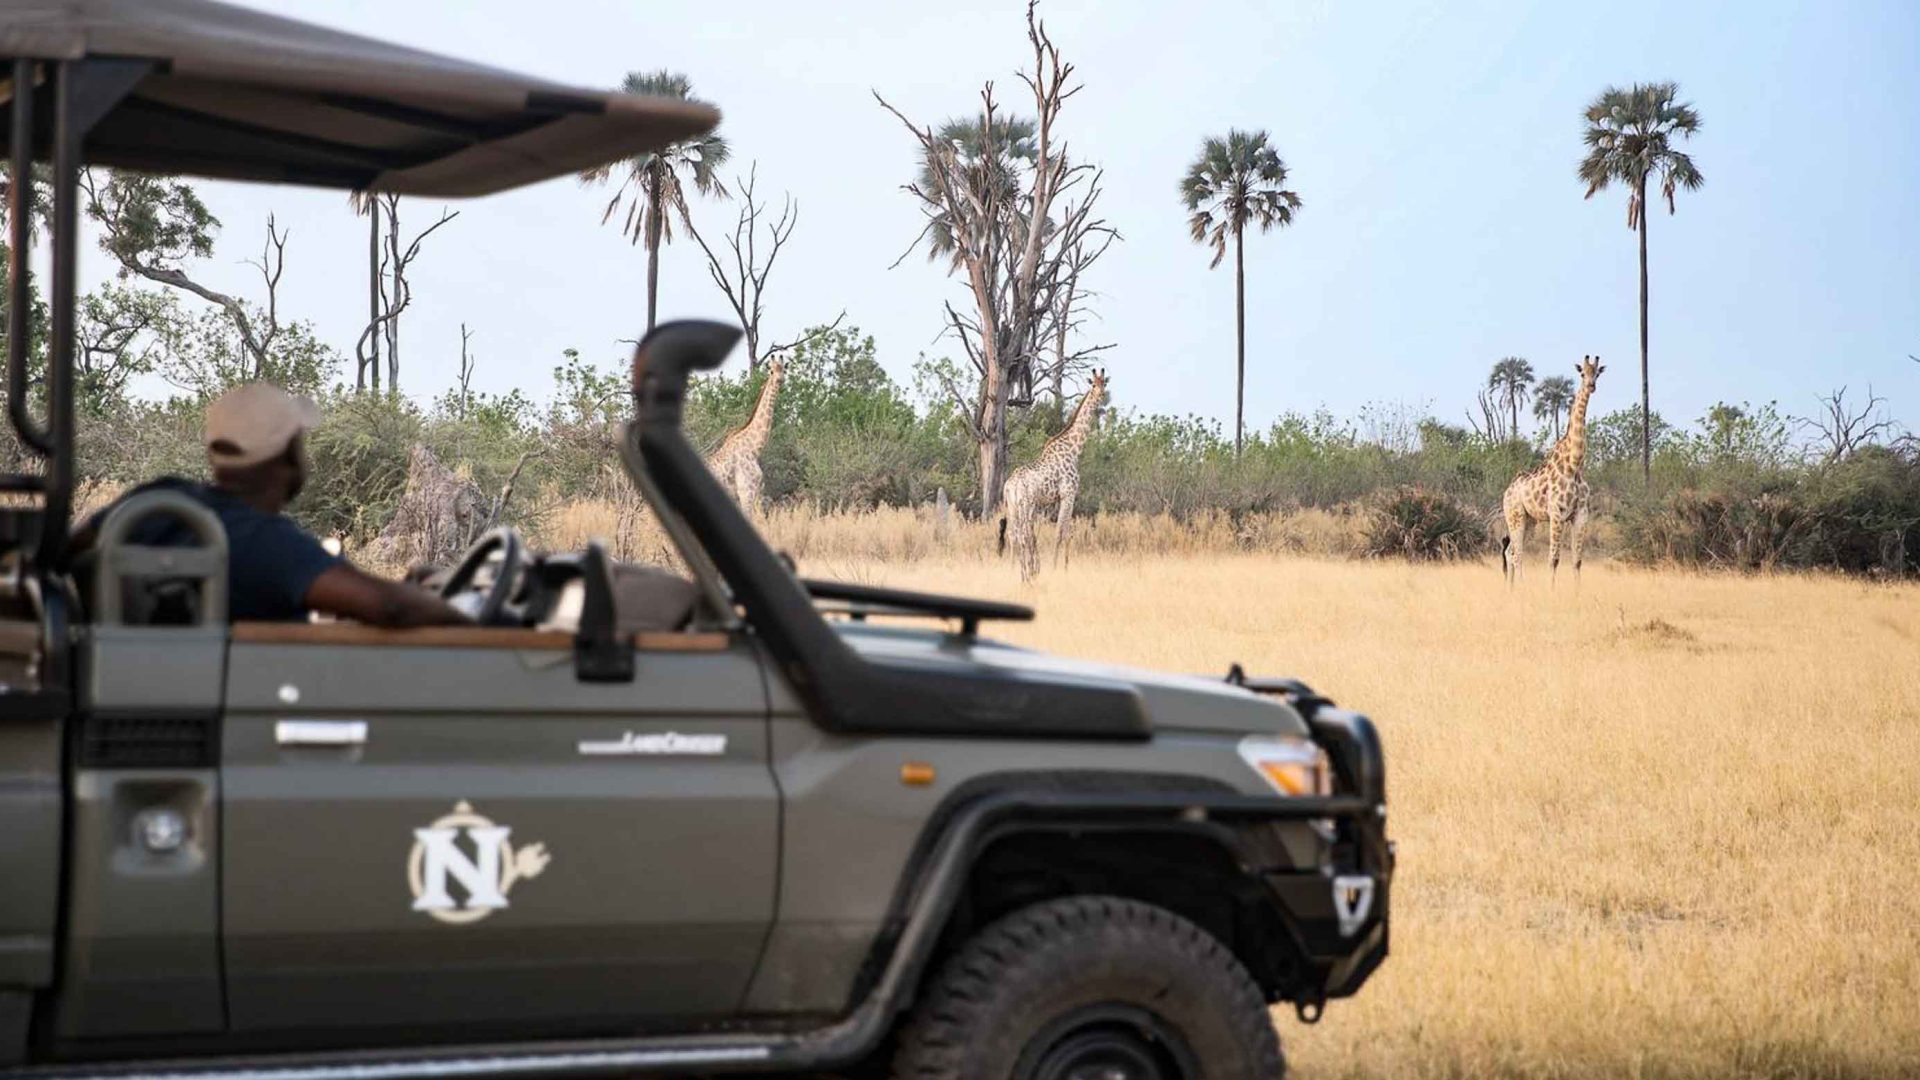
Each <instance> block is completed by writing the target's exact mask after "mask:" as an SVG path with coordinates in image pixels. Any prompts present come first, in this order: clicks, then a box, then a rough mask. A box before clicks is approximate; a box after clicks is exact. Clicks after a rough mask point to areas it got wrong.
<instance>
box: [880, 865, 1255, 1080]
mask: <svg viewBox="0 0 1920 1080" xmlns="http://www.w3.org/2000/svg"><path fill="white" fill-rule="evenodd" d="M898 1046H899V1048H898V1051H897V1052H896V1054H895V1056H894V1060H893V1077H894V1080H1082V1078H1086V1077H1093V1078H1099V1080H1119V1078H1122V1077H1124V1078H1125V1080H1274V1078H1275V1077H1279V1076H1282V1075H1283V1074H1284V1073H1285V1071H1286V1063H1285V1060H1284V1059H1283V1058H1282V1057H1281V1054H1280V1038H1279V1035H1278V1034H1277V1033H1276V1032H1275V1031H1274V1027H1273V1021H1272V1018H1271V1017H1269V1016H1268V1015H1267V1003H1266V999H1265V998H1264V997H1263V996H1262V995H1261V993H1260V988H1259V987H1258V986H1256V985H1255V984H1254V981H1253V979H1252V977H1251V976H1249V975H1248V974H1247V970H1246V968H1244V967H1242V966H1241V964H1240V962H1239V960H1237V959H1235V958H1234V956H1233V954H1232V953H1230V952H1228V951H1227V949H1226V947H1225V946H1224V945H1222V944H1221V943H1220V942H1219V941H1218V940H1216V939H1215V938H1214V937H1213V936H1212V935H1211V934H1208V933H1207V932H1206V931H1204V930H1202V929H1200V928H1199V927H1198V926H1195V925H1194V924H1192V923H1190V922H1188V921H1187V920H1185V919H1183V918H1181V917H1180V916H1178V915H1175V914H1173V913H1172V912H1170V911H1167V910H1165V909H1162V908H1157V907H1154V906H1152V905H1150V904H1142V903H1139V902H1137V901H1133V900H1122V899H1119V898H1117V897H1111V896H1074V897H1068V898H1066V899H1063V900H1052V901H1048V902H1046V903H1042V904H1035V905H1034V906H1032V907H1029V908H1023V909H1022V910H1020V911H1016V912H1014V913H1013V914H1012V915H1009V916H1007V917H1006V918H1004V919H1001V920H1000V921H999V922H996V923H994V924H993V925H992V926H989V927H987V928H986V929H984V930H982V931H980V932H979V933H978V934H976V935H975V936H974V937H973V939H972V940H971V941H969V942H967V943H966V945H964V946H963V947H962V948H961V949H960V951H959V952H958V953H957V954H955V955H954V956H953V958H952V959H950V960H948V961H947V963H946V965H945V966H944V967H943V968H942V969H941V971H940V972H939V974H937V975H936V976H934V977H933V978H932V979H931V980H930V981H929V982H928V984H927V987H926V988H925V991H924V992H923V994H922V996H921V999H920V1001H919V1003H918V1004H917V1005H916V1006H915V1008H914V1011H913V1013H912V1015H911V1016H910V1017H908V1019H907V1021H906V1024H905V1026H904V1027H903V1028H902V1029H901V1031H900V1036H899V1044H898Z"/></svg>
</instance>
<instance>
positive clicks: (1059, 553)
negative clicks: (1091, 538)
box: [1053, 488, 1079, 567]
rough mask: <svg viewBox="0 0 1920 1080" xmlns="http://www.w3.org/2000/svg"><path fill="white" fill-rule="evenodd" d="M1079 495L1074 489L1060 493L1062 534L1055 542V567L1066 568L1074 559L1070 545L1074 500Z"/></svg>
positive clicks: (1071, 540) (1059, 515)
mask: <svg viewBox="0 0 1920 1080" xmlns="http://www.w3.org/2000/svg"><path fill="white" fill-rule="evenodd" d="M1078 494H1079V492H1077V491H1075V490H1074V489H1072V488H1067V489H1066V490H1064V491H1062V492H1061V493H1060V512H1059V514H1058V515H1057V516H1058V518H1059V524H1060V532H1059V534H1058V536H1056V537H1055V539H1054V542H1053V565H1055V566H1057V567H1064V566H1066V565H1067V563H1068V562H1069V561H1070V560H1071V559H1072V556H1071V554H1070V553H1069V552H1068V550H1067V549H1068V545H1069V544H1071V543H1072V542H1073V500H1074V498H1075V497H1076V496H1077V495H1078Z"/></svg>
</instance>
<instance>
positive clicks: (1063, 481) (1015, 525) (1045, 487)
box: [1000, 369, 1107, 581]
mask: <svg viewBox="0 0 1920 1080" xmlns="http://www.w3.org/2000/svg"><path fill="white" fill-rule="evenodd" d="M1106 398H1107V373H1106V370H1105V369H1100V370H1097V371H1095V372H1094V373H1093V382H1092V384H1090V385H1089V386H1088V387H1087V392H1086V395H1085V396H1084V397H1082V398H1081V399H1080V404H1079V405H1076V406H1074V410H1073V419H1072V420H1069V421H1068V422H1067V426H1066V429H1065V430H1063V431H1061V432H1060V433H1059V434H1058V435H1055V436H1054V437H1053V438H1051V439H1048V440H1047V445H1046V446H1044V447H1042V448H1041V449H1040V456H1039V457H1037V458H1035V459H1034V460H1033V461H1032V462H1030V463H1028V464H1026V465H1022V466H1021V467H1020V468H1018V469H1015V470H1013V473H1012V474H1011V475H1009V476H1008V477H1007V482H1006V486H1005V487H1003V488H1001V489H1000V490H1001V496H1000V498H1001V510H1000V552H1001V553H1002V554H1005V552H1006V550H1007V541H1008V539H1009V534H1011V539H1012V541H1013V550H1014V557H1015V558H1016V559H1017V560H1019V563H1020V580H1022V581H1028V580H1031V579H1032V578H1033V576H1034V575H1035V574H1037V573H1039V572H1040V552H1039V540H1038V537H1036V536H1035V525H1036V523H1037V519H1038V517H1039V514H1040V512H1041V511H1042V510H1043V509H1045V508H1046V507H1048V506H1057V507H1058V517H1059V522H1060V533H1059V536H1058V538H1057V539H1056V540H1055V541H1054V546H1053V561H1054V563H1055V565H1059V564H1060V563H1061V562H1062V561H1063V560H1065V559H1067V558H1068V553H1067V546H1068V543H1069V542H1070V541H1071V540H1072V538H1073V500H1074V499H1075V498H1076V497H1078V496H1079V494H1080V450H1081V448H1082V447H1084V446H1086V444H1087V435H1088V434H1089V433H1091V432H1092V430H1093V422H1094V421H1095V420H1096V419H1098V418H1099V414H1100V408H1101V406H1102V405H1103V404H1104V403H1105V402H1106Z"/></svg>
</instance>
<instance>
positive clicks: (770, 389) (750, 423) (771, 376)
mask: <svg viewBox="0 0 1920 1080" xmlns="http://www.w3.org/2000/svg"><path fill="white" fill-rule="evenodd" d="M781 375H782V372H781V369H780V368H779V367H774V368H771V369H769V370H768V371H767V381H766V382H765V383H762V384H761V386H760V397H759V400H757V401H755V402H754V403H753V415H752V416H751V417H748V418H747V423H746V426H745V427H743V428H741V429H740V440H741V441H742V442H743V443H745V444H747V445H749V446H752V447H753V448H754V449H755V450H756V451H758V450H759V449H760V448H761V447H764V446H765V445H766V444H767V436H768V435H769V434H770V433H771V432H772V431H773V403H774V399H775V398H777V397H778V396H779V394H780V377H781Z"/></svg>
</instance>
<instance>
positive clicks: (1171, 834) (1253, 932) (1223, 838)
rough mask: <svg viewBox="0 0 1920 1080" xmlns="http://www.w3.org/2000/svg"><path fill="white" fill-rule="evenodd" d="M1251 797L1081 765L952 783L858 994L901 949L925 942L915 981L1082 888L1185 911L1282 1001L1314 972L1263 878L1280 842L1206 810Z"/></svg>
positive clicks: (1187, 778) (1207, 783)
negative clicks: (926, 931) (998, 926)
mask: <svg viewBox="0 0 1920 1080" xmlns="http://www.w3.org/2000/svg"><path fill="white" fill-rule="evenodd" d="M1256 800H1259V797H1249V796H1246V795H1244V794H1242V793H1240V792H1238V791H1236V790H1235V789H1233V788H1232V787H1230V786H1229V785H1227V784H1225V783H1223V782H1222V781H1220V780H1218V779H1213V778H1209V777H1206V776H1194V775H1181V774H1166V773H1137V772H1125V771H1095V770H1085V771H1071V772H1066V771H1060V772H1014V773H1000V774H992V775H987V776H980V777H975V778H973V779H972V780H970V781H968V782H967V783H965V784H963V785H961V786H960V787H958V788H956V789H955V790H954V791H953V792H952V793H950V794H949V795H948V796H947V797H946V798H945V799H944V800H943V801H942V803H941V805H940V807H939V808H938V809H937V810H936V811H935V813H934V814H933V815H932V816H930V817H929V819H928V821H927V824H926V826H925V828H923V830H922V832H921V836H920V839H919V841H918V843H917V845H916V847H915V850H914V853H913V855H912V857H911V858H910V859H909V860H908V863H907V865H906V868H905V869H904V871H903V872H902V877H901V882H900V885H899V887H898V889H897V891H896V895H895V897H894V900H893V903H892V907H891V909H890V915H889V918H888V922H887V931H886V933H884V934H883V935H882V937H881V939H880V940H879V941H878V942H876V944H875V947H874V949H873V950H872V952H871V954H870V955H869V958H868V961H867V964H866V965H865V967H864V970H863V972H862V976H861V978H859V979H858V980H857V981H856V986H855V994H854V1000H855V1001H860V1000H862V999H865V998H867V997H868V996H869V994H870V993H871V992H872V991H873V990H874V989H876V985H877V984H878V983H880V982H884V981H885V980H883V979H882V978H881V976H882V973H883V972H884V971H885V970H886V969H887V968H888V967H890V966H892V964H893V962H894V961H895V960H897V959H901V958H900V957H898V956H897V955H896V954H897V953H898V951H899V950H901V949H909V950H912V951H913V952H915V953H917V954H918V955H913V956H909V957H906V958H905V959H907V960H908V961H909V962H910V963H911V965H912V967H913V968H914V969H915V972H914V976H913V979H912V981H913V982H914V983H917V982H919V981H920V980H922V979H924V978H925V977H926V976H927V975H928V974H929V973H930V972H931V971H933V970H935V969H937V967H938V964H939V963H940V961H941V960H942V959H944V958H945V957H946V956H948V955H951V954H952V952H953V951H954V950H955V949H957V948H959V947H960V945H961V944H962V943H964V942H965V941H966V940H967V939H968V938H969V937H970V936H971V935H972V934H973V933H975V932H977V931H978V930H980V929H981V928H983V927H985V926H987V925H990V924H991V923H992V922H994V921H995V920H997V919H999V918H1001V917H1003V916H1005V915H1007V914H1010V913H1012V912H1013V911H1016V910H1018V909H1020V908H1022V907H1026V906H1029V905H1031V904H1035V903H1043V902H1045V901H1047V900H1052V899H1057V898H1060V897H1064V896H1069V895H1078V894H1104V895H1111V896H1118V897H1123V898H1126V899H1131V900H1138V901H1141V902H1143V903H1148V904H1153V905H1155V906H1158V907H1161V908H1164V909H1166V910H1168V911H1171V912H1173V913H1175V914H1177V915H1180V916H1182V917H1183V918H1186V919H1187V920H1189V921H1191V922H1193V923H1195V924H1196V925H1198V926H1199V927H1201V928H1202V929H1203V930H1206V931H1207V932H1208V933H1209V934H1211V935H1213V936H1214V937H1215V938H1216V939H1218V940H1219V941H1220V942H1221V943H1222V944H1223V945H1225V946H1226V947H1227V948H1228V950H1229V951H1231V952H1232V953H1233V954H1234V956H1235V957H1236V958H1237V959H1238V960H1239V961H1240V962H1241V963H1242V964H1243V965H1244V966H1245V967H1246V968H1247V970H1248V972H1249V973H1250V974H1251V975H1252V976H1253V978H1254V980H1255V982H1256V983H1258V984H1259V985H1260V987H1261V990H1262V991H1263V992H1264V993H1265V994H1266V995H1267V997H1268V999H1269V1000H1270V1001H1277V1000H1280V999H1281V998H1283V997H1285V996H1287V994H1288V993H1289V992H1290V991H1291V990H1292V989H1294V987H1295V986H1296V985H1297V984H1298V983H1299V981H1300V979H1302V978H1303V977H1304V975H1305V972H1304V968H1303V967H1302V951H1301V949H1300V947H1299V944H1298V939H1297V937H1296V936H1295V935H1294V933H1293V931H1292V929H1291V928H1290V927H1289V926H1288V925H1287V923H1286V918H1285V916H1284V915H1283V914H1282V912H1281V909H1280V907H1279V905H1277V904H1276V903H1274V898H1273V897H1272V895H1271V893H1270V892H1268V891H1267V887H1266V885H1265V884H1264V883H1263V882H1262V881H1261V880H1260V878H1259V873H1258V869H1257V867H1258V866H1262V865H1265V860H1270V859H1271V858H1272V857H1273V856H1272V854H1271V848H1272V844H1271V843H1270V842H1269V843H1268V844H1266V845H1264V846H1263V845H1262V844H1260V843H1259V838H1258V837H1254V836H1251V835H1250V832H1251V830H1255V829H1258V828H1259V826H1257V825H1249V824H1247V823H1244V822H1241V821H1238V820H1234V819H1233V818H1231V817H1226V818H1220V819H1216V818H1215V817H1214V816H1212V815H1211V813H1210V811H1211V810H1212V809H1214V808H1217V807H1221V806H1233V807H1236V808H1241V809H1244V808H1245V807H1246V806H1247V804H1248V803H1249V802H1251V801H1256ZM1261 801H1270V800H1261ZM943 893H944V894H945V895H944V896H943V895H940V894H943ZM929 904H932V905H937V906H939V907H940V908H942V909H943V912H942V914H941V916H940V918H939V922H938V925H937V927H935V928H933V929H934V933H933V934H931V935H928V936H926V937H925V938H922V939H921V940H919V941H913V940H911V938H912V935H910V934H905V933H904V931H905V930H906V929H907V927H908V923H909V915H910V914H912V913H913V911H914V910H915V909H916V908H922V907H924V906H926V905H929ZM894 989H896V990H899V989H905V988H904V987H895V988H894ZM904 1004H905V1003H904V1002H898V1001H896V1002H895V1003H894V1006H895V1007H896V1008H897V1007H902V1006H903V1005H904Z"/></svg>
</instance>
